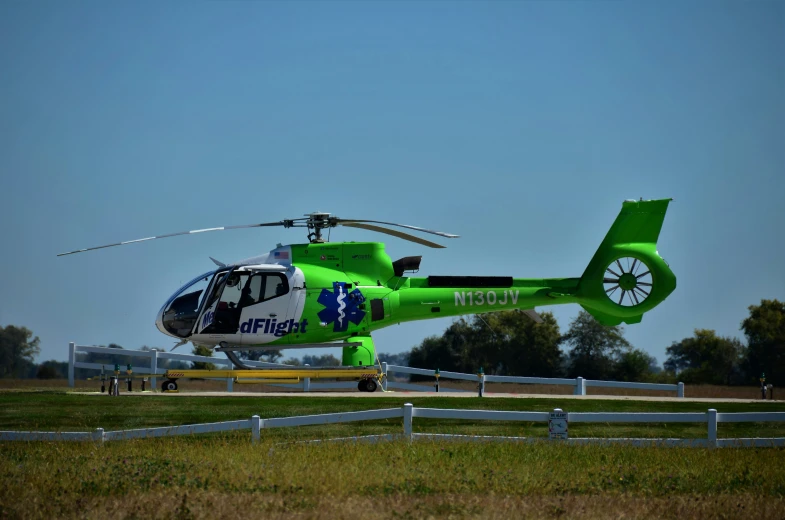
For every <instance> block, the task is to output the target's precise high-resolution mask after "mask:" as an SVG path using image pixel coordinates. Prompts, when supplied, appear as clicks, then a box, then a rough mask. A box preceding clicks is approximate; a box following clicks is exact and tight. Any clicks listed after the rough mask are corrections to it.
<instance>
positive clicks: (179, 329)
mask: <svg viewBox="0 0 785 520" xmlns="http://www.w3.org/2000/svg"><path fill="white" fill-rule="evenodd" d="M212 275H213V272H212V271H211V272H209V273H205V274H203V275H201V276H199V277H198V278H194V279H193V280H191V281H190V282H188V283H187V284H186V285H184V286H183V287H182V288H181V289H180V290H179V291H178V292H177V293H175V295H174V296H172V297H171V298H170V299H169V302H168V303H167V305H166V308H165V309H164V312H163V318H162V322H163V325H164V327H165V328H166V330H167V331H169V332H170V333H172V334H174V335H175V336H179V337H181V338H187V337H188V336H190V335H191V330H192V329H193V327H194V324H195V323H196V319H197V318H198V317H199V308H200V306H201V305H202V301H203V300H204V295H205V293H206V289H207V287H208V285H209V283H210V279H211V278H212Z"/></svg>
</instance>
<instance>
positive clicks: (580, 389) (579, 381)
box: [573, 376, 586, 395]
mask: <svg viewBox="0 0 785 520" xmlns="http://www.w3.org/2000/svg"><path fill="white" fill-rule="evenodd" d="M573 395H586V380H585V379H584V378H582V377H581V376H578V377H577V378H575V391H574V392H573Z"/></svg>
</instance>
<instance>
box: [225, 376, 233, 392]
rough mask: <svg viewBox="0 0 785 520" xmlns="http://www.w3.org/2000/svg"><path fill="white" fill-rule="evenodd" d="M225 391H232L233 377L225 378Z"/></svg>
mask: <svg viewBox="0 0 785 520" xmlns="http://www.w3.org/2000/svg"><path fill="white" fill-rule="evenodd" d="M226 391H227V392H233V391H234V379H233V378H231V377H227V378H226Z"/></svg>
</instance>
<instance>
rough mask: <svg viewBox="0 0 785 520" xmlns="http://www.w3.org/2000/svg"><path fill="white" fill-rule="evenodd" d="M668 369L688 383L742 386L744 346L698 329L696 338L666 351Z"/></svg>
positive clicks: (681, 342)
mask: <svg viewBox="0 0 785 520" xmlns="http://www.w3.org/2000/svg"><path fill="white" fill-rule="evenodd" d="M665 352H666V354H667V355H668V359H667V360H666V361H665V369H666V370H672V371H674V372H676V373H677V374H678V375H679V379H681V380H682V381H684V382H685V383H693V384H696V383H702V384H714V385H730V384H738V383H741V379H742V378H741V362H742V360H743V359H744V355H745V348H744V345H743V344H742V343H741V341H739V340H738V339H737V338H730V337H722V336H718V335H717V333H716V332H714V331H713V330H706V329H695V335H694V336H693V337H691V338H684V339H683V340H681V341H679V342H674V343H673V344H672V345H671V346H670V347H668V348H667V349H666V351H665Z"/></svg>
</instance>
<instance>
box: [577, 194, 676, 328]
mask: <svg viewBox="0 0 785 520" xmlns="http://www.w3.org/2000/svg"><path fill="white" fill-rule="evenodd" d="M670 201H671V199H663V200H646V201H643V200H642V201H626V202H624V203H623V204H622V209H621V212H620V213H619V216H618V217H616V221H615V222H614V223H613V226H611V229H610V230H609V231H608V234H607V235H606V236H605V240H603V241H602V244H600V247H599V249H597V252H596V253H595V254H594V257H593V258H592V259H591V262H589V266H588V267H587V268H586V271H584V273H583V275H582V276H581V280H580V283H579V286H578V297H579V301H580V302H581V306H582V307H583V308H584V309H586V311H588V312H589V313H590V314H591V315H592V316H594V317H595V318H596V319H597V321H599V322H600V323H602V324H604V325H619V324H620V323H622V322H624V323H638V322H640V321H641V319H642V317H643V313H645V312H646V311H649V310H651V309H653V308H654V307H656V306H657V305H658V304H659V303H660V302H662V301H663V300H664V299H665V298H666V297H667V296H668V295H669V294H670V293H672V292H673V290H674V289H675V288H676V276H675V275H674V274H673V271H671V269H670V267H669V266H668V264H667V263H666V262H665V260H663V259H662V257H660V255H659V254H658V253H657V239H658V238H659V236H660V230H661V229H662V223H663V220H664V219H665V212H666V211H667V209H668V204H669V203H670Z"/></svg>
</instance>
